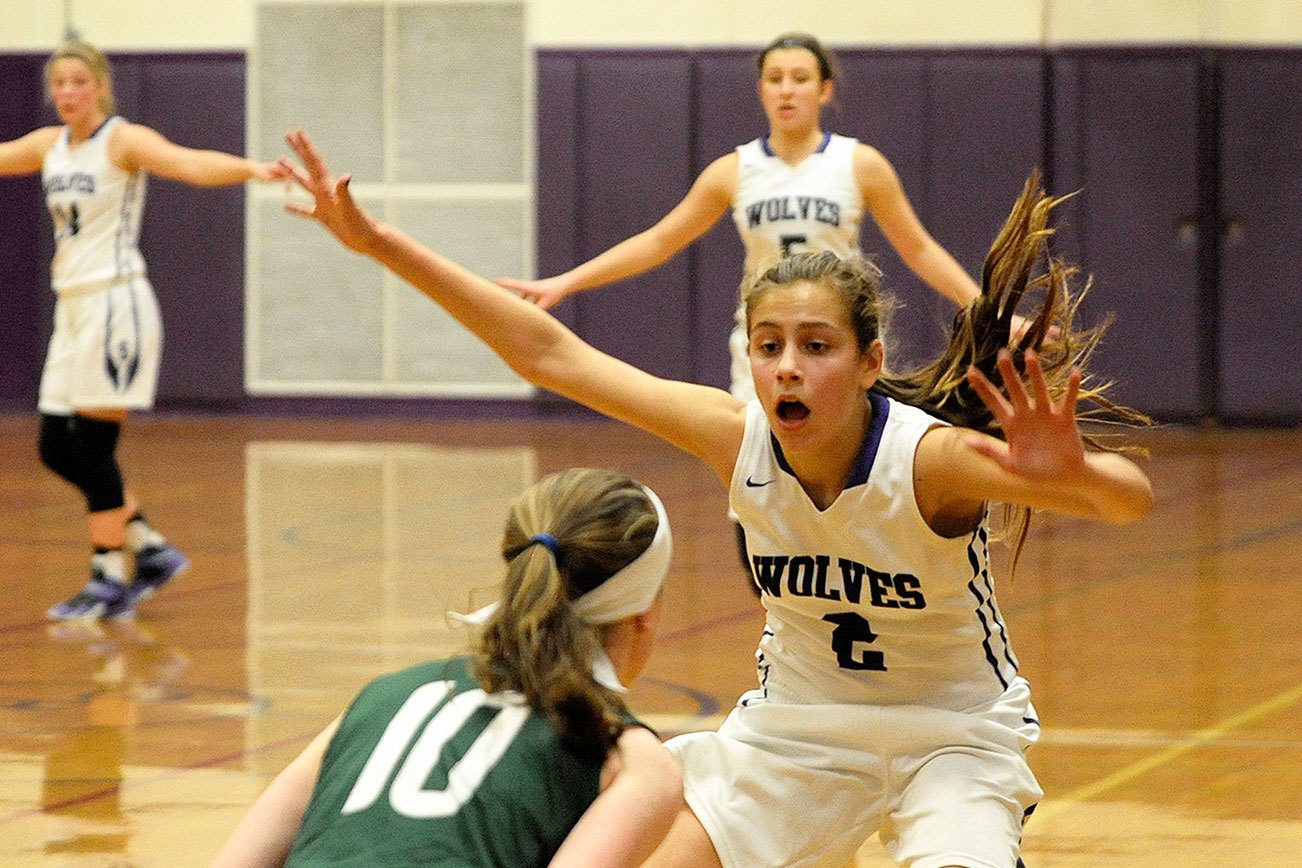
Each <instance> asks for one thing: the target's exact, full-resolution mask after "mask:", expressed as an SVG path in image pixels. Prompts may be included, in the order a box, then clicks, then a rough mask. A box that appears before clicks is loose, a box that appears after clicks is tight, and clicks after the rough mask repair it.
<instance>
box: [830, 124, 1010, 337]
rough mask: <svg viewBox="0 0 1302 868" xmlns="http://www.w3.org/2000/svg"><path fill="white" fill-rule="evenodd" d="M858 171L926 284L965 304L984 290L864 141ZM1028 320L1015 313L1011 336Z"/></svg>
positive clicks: (862, 186)
mask: <svg viewBox="0 0 1302 868" xmlns="http://www.w3.org/2000/svg"><path fill="white" fill-rule="evenodd" d="M854 171H855V178H856V180H857V181H858V182H859V190H860V192H861V193H862V194H863V198H864V204H866V205H867V206H868V211H869V213H871V214H872V217H873V221H874V222H875V223H876V224H877V228H879V229H880V230H881V231H882V234H883V235H885V236H886V240H887V241H889V242H890V245H891V247H893V248H895V252H896V253H898V254H899V255H900V258H901V259H903V260H904V264H905V265H907V266H908V267H909V270H910V271H912V272H913V273H914V274H916V275H917V276H918V279H920V280H921V281H922V282H923V283H925V284H927V286H930V287H931V288H932V289H934V290H935V291H936V292H938V293H940V294H941V295H943V296H945V297H946V298H948V299H950V300H951V301H953V302H954V303H955V304H957V305H958V306H959V307H967V306H968V304H970V303H971V302H972V300H973V299H974V298H976V297H977V296H978V295H980V294H981V289H980V287H978V286H977V283H976V281H975V280H973V279H972V276H971V275H970V274H968V273H967V272H966V271H964V270H963V266H961V265H959V264H958V260H957V259H955V258H954V257H953V256H951V255H950V253H949V251H947V250H946V249H945V248H944V247H941V246H940V242H938V241H937V240H936V239H935V238H933V237H931V233H929V232H927V230H926V228H925V227H924V226H923V225H922V221H921V220H919V219H918V215H917V213H916V212H915V211H914V210H913V205H911V204H910V203H909V197H908V196H907V195H905V193H904V186H903V185H902V184H901V183H900V178H899V175H897V174H896V173H895V167H894V166H892V165H891V164H890V161H889V160H887V159H886V157H884V156H882V154H881V152H880V151H878V150H876V149H875V148H870V147H868V146H867V145H862V144H861V145H859V147H858V149H857V150H856V151H855V155H854ZM1029 326H1030V322H1029V321H1028V320H1027V319H1026V318H1025V317H1023V316H1021V315H1020V314H1018V315H1014V316H1013V324H1012V339H1013V340H1014V341H1016V340H1017V339H1018V338H1020V337H1021V336H1022V333H1023V332H1025V331H1026V329H1027V328H1028V327H1029Z"/></svg>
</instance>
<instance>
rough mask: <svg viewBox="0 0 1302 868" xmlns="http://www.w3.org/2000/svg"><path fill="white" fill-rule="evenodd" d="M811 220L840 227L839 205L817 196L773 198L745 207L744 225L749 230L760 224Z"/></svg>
mask: <svg viewBox="0 0 1302 868" xmlns="http://www.w3.org/2000/svg"><path fill="white" fill-rule="evenodd" d="M811 219H812V220H816V221H817V222H819V223H826V224H827V225H828V226H840V225H841V205H840V204H839V203H837V202H833V201H831V200H829V199H823V198H821V197H819V196H774V197H773V198H772V199H765V200H763V201H762V202H756V203H755V204H753V205H747V206H746V225H747V226H748V227H749V228H751V229H754V228H755V227H756V226H759V225H760V223H776V222H778V221H781V220H811Z"/></svg>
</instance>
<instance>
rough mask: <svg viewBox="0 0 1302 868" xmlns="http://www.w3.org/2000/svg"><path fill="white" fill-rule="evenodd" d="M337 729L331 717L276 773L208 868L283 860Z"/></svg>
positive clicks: (252, 867)
mask: <svg viewBox="0 0 1302 868" xmlns="http://www.w3.org/2000/svg"><path fill="white" fill-rule="evenodd" d="M338 728H339V718H335V720H334V722H333V723H331V724H330V725H329V726H327V727H326V728H325V729H324V730H322V731H321V733H320V734H319V735H318V736H317V737H316V738H314V739H312V743H311V744H309V745H308V746H307V747H306V748H304V749H303V752H302V753H301V754H299V755H298V756H297V757H296V758H295V759H294V761H293V762H291V763H290V764H289V765H288V766H286V767H285V770H284V771H282V772H281V773H280V774H278V775H276V778H275V780H273V781H272V782H271V784H270V785H268V787H267V789H266V790H264V791H263V793H262V795H261V796H259V797H258V800H257V801H256V802H254V803H253V807H251V808H249V812H248V813H247V814H245V815H244V819H243V820H241V821H240V824H239V825H238V826H236V827H235V831H234V832H232V833H231V837H230V839H229V840H228V841H227V842H226V845H225V846H224V847H222V849H221V852H220V853H218V854H217V858H216V859H214V860H213V863H212V868H264V866H268V868H269V866H273V865H280V864H282V863H283V862H284V861H285V858H286V857H287V856H288V855H289V851H290V848H291V847H293V846H294V839H295V838H296V837H297V836H298V830H299V828H300V827H301V826H302V825H303V812H304V811H305V810H307V803H308V801H309V800H310V799H311V798H312V789H313V787H315V786H316V779H317V776H318V775H319V774H320V772H321V758H322V757H324V756H325V750H326V747H327V746H328V745H329V744H330V739H331V738H333V737H334V734H335V730H337V729H338Z"/></svg>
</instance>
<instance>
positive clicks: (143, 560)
mask: <svg viewBox="0 0 1302 868" xmlns="http://www.w3.org/2000/svg"><path fill="white" fill-rule="evenodd" d="M45 78H46V84H47V86H48V88H49V96H50V101H51V102H52V103H53V104H54V108H55V111H56V112H57V113H58V115H59V119H60V120H61V121H62V122H63V123H62V125H61V126H51V127H42V128H40V129H37V130H34V131H32V132H30V133H28V134H27V135H25V136H22V137H21V138H18V139H15V140H13V141H9V142H3V143H0V175H23V174H30V173H34V172H37V171H39V172H41V180H42V186H43V187H44V190H45V195H46V202H47V204H48V206H49V210H50V216H51V219H52V221H53V223H54V240H55V253H54V261H53V262H52V263H51V268H50V271H51V278H52V283H53V287H54V291H55V293H56V294H57V300H56V302H55V311H54V333H53V335H52V337H51V339H50V347H49V352H48V354H47V356H46V361H45V371H44V373H43V375H42V377H41V387H40V412H41V434H40V455H41V460H42V461H43V462H44V463H45V464H46V466H47V467H49V468H50V469H51V470H52V471H53V472H55V473H56V474H58V475H59V476H61V477H62V478H64V479H65V480H67V481H68V482H70V483H71V484H72V485H74V486H76V487H77V488H78V489H80V490H81V492H82V494H84V495H85V497H86V504H87V509H88V511H89V516H90V518H89V523H90V539H91V546H92V548H93V550H94V553H93V555H92V558H91V566H90V581H89V582H88V583H87V584H86V586H85V587H84V588H83V589H82V590H81V591H78V592H77V593H76V594H74V595H73V596H72V597H71V598H70V599H68V600H67V601H65V602H62V603H58V604H56V605H54V606H52V607H51V608H50V610H49V612H48V614H49V617H50V618H52V619H55V620H67V619H74V618H97V617H113V618H120V617H127V616H129V615H131V614H132V613H133V612H134V609H135V605H136V603H138V602H139V601H140V600H142V599H144V598H145V597H147V596H148V595H150V594H152V593H153V592H154V591H156V590H157V589H158V588H159V587H160V586H161V585H162V584H163V583H165V582H167V581H168V580H169V579H171V578H172V577H174V576H175V575H177V574H178V573H179V572H181V571H182V570H184V569H185V568H186V566H187V565H188V563H189V562H188V560H187V559H186V557H185V556H184V555H182V554H181V553H180V552H179V551H178V550H177V549H176V548H175V547H174V546H172V545H170V544H169V543H168V542H167V541H166V540H165V539H164V538H163V536H162V535H161V534H159V533H158V532H157V531H156V530H155V529H154V528H153V527H152V526H150V524H149V523H148V522H147V521H145V518H144V516H143V514H142V513H141V512H140V509H139V504H138V503H137V502H136V499H135V498H134V497H133V496H132V494H131V492H130V491H129V490H127V489H126V488H124V486H123V483H122V474H121V471H120V469H119V467H118V463H117V458H116V451H117V442H118V435H119V433H120V430H121V426H122V423H123V421H124V420H125V419H126V416H127V412H128V411H129V410H146V409H149V408H150V407H152V406H153V402H154V392H155V388H156V385H157V382H158V365H159V360H160V357H161V354H162V342H163V330H162V320H161V319H160V317H159V311H158V302H157V301H156V300H155V298H154V291H153V288H152V287H151V286H150V285H149V281H148V279H147V278H146V275H145V262H144V259H143V258H142V257H141V255H140V250H139V248H138V247H137V240H138V238H139V235H140V218H141V210H142V209H143V207H144V202H145V176H146V173H148V172H153V173H155V174H158V175H161V176H163V177H165V178H171V179H174V180H177V181H184V182H186V183H189V184H197V185H202V186H216V185H223V184H240V183H243V182H244V181H247V180H250V179H252V178H257V179H261V180H272V179H274V178H277V177H280V169H279V168H278V167H277V166H276V164H275V163H255V162H253V161H251V160H246V159H244V158H243V157H236V156H232V155H230V154H224V153H219V152H217V151H200V150H193V149H190V148H184V147H181V146H179V145H176V144H173V143H172V142H170V141H168V140H167V139H166V138H164V137H163V136H162V135H160V134H159V133H157V132H155V131H154V130H152V129H150V128H148V127H145V126H141V125H139V124H132V123H128V122H127V121H125V120H123V119H122V118H120V117H116V116H115V115H114V105H113V84H112V78H111V73H110V71H109V65H108V61H107V59H106V58H105V57H104V55H103V54H102V53H101V52H100V51H99V50H98V49H97V48H95V47H94V46H91V45H88V44H86V43H84V42H77V41H73V42H69V43H67V44H65V45H63V46H62V47H60V48H59V49H58V50H56V51H55V52H54V54H53V55H52V56H51V57H50V59H49V61H48V62H47V63H46V65H45ZM124 547H129V549H130V550H131V552H132V553H134V555H135V563H134V568H135V569H134V574H133V576H132V580H131V581H130V582H129V583H128V581H127V579H126V576H125V560H124V554H123V549H124Z"/></svg>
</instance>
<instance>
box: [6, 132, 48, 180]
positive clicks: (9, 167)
mask: <svg viewBox="0 0 1302 868" xmlns="http://www.w3.org/2000/svg"><path fill="white" fill-rule="evenodd" d="M58 137H59V128H58V127H41V128H40V129H39V130H32V131H31V132H30V133H28V134H27V135H25V136H20V137H18V138H16V139H13V140H11V141H8V142H0V175H30V174H32V173H33V172H39V171H40V170H41V163H43V162H44V161H45V152H46V151H48V150H49V149H50V148H51V147H53V146H54V141H55V139H57V138H58Z"/></svg>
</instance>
